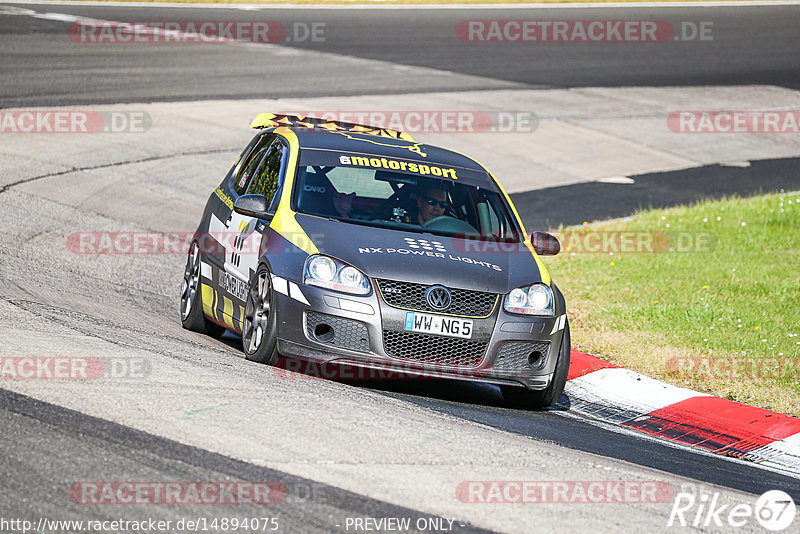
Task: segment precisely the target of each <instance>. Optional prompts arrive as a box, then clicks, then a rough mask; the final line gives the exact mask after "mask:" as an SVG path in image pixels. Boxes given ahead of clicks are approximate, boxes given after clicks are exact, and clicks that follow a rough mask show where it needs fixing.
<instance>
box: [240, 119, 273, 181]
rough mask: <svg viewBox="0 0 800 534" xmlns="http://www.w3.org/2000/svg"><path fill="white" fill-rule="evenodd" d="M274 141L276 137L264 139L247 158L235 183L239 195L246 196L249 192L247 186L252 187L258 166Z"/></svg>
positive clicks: (267, 136) (270, 136)
mask: <svg viewBox="0 0 800 534" xmlns="http://www.w3.org/2000/svg"><path fill="white" fill-rule="evenodd" d="M274 140H275V136H274V135H272V134H267V135H265V136H264V137H262V138H261V140H260V141H259V142H258V144H256V146H255V148H253V150H251V151H250V154H249V155H248V156H247V160H246V161H245V162H244V164H243V165H242V167H241V169H240V170H239V174H238V176H237V177H236V181H235V183H234V184H233V189H234V191H236V194H237V195H244V193H245V191H247V186H248V185H250V181H251V179H252V178H253V175H254V174H255V172H256V168H257V167H258V164H259V163H261V160H262V159H264V154H266V153H267V149H269V147H270V145H271V144H272V142H273V141H274Z"/></svg>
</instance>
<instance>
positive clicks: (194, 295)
mask: <svg viewBox="0 0 800 534" xmlns="http://www.w3.org/2000/svg"><path fill="white" fill-rule="evenodd" d="M181 324H182V325H183V327H184V328H186V329H187V330H192V331H194V332H200V333H201V334H208V335H209V336H214V337H219V336H221V335H222V334H223V333H225V328H224V327H222V326H220V325H218V324H216V323H214V322H212V321H210V320H209V319H208V318H207V317H206V316H205V315H204V314H203V292H202V291H201V288H200V247H198V245H197V241H193V242H192V245H191V246H190V247H189V256H188V257H187V258H186V268H185V269H184V271H183V284H182V286H181Z"/></svg>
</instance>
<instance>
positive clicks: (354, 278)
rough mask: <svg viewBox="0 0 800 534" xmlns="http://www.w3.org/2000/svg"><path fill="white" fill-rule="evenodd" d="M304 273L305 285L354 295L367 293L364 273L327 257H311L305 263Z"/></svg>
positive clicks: (367, 288)
mask: <svg viewBox="0 0 800 534" xmlns="http://www.w3.org/2000/svg"><path fill="white" fill-rule="evenodd" d="M304 271H305V272H304V273H303V283H305V284H308V285H312V286H319V287H326V288H328V289H335V290H336V291H344V292H346V293H354V294H356V295H366V294H367V293H369V280H367V277H366V276H364V273H362V272H361V271H359V270H358V269H356V268H355V267H351V266H349V265H345V264H344V263H342V262H340V261H336V260H334V259H333V258H329V257H328V256H312V257H311V258H309V260H308V261H306V267H305V269H304Z"/></svg>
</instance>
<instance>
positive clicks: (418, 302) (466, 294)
mask: <svg viewBox="0 0 800 534" xmlns="http://www.w3.org/2000/svg"><path fill="white" fill-rule="evenodd" d="M375 281H376V282H377V283H378V288H379V289H380V291H381V295H383V300H384V302H386V304H388V305H389V306H394V307H395V308H403V309H406V310H414V311H422V312H431V313H439V314H444V315H462V316H465V317H488V316H489V315H491V314H492V311H494V307H495V305H496V304H497V298H498V296H497V295H496V294H495V293H484V292H482V291H469V290H467V289H454V288H450V287H448V288H447V289H449V290H450V294H451V296H452V303H451V304H450V307H449V308H448V309H447V310H445V311H444V312H441V311H438V310H434V309H433V308H431V307H429V306H428V303H427V302H425V290H427V289H428V288H429V287H430V286H427V285H425V284H413V283H411V282H399V281H397V280H375Z"/></svg>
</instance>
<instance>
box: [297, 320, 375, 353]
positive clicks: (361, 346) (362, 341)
mask: <svg viewBox="0 0 800 534" xmlns="http://www.w3.org/2000/svg"><path fill="white" fill-rule="evenodd" d="M321 324H326V325H329V326H330V327H331V328H332V329H333V335H332V336H326V337H323V338H319V337H317V336H316V335H315V333H314V331H315V330H316V328H317V326H319V325H321ZM306 334H307V335H308V338H309V339H313V340H314V341H316V342H318V343H327V344H329V345H333V346H335V347H340V348H342V349H348V350H356V351H359V352H369V332H367V325H365V324H364V323H362V322H360V321H353V320H352V319H344V318H342V317H337V316H335V315H328V314H327V313H319V312H306Z"/></svg>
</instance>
